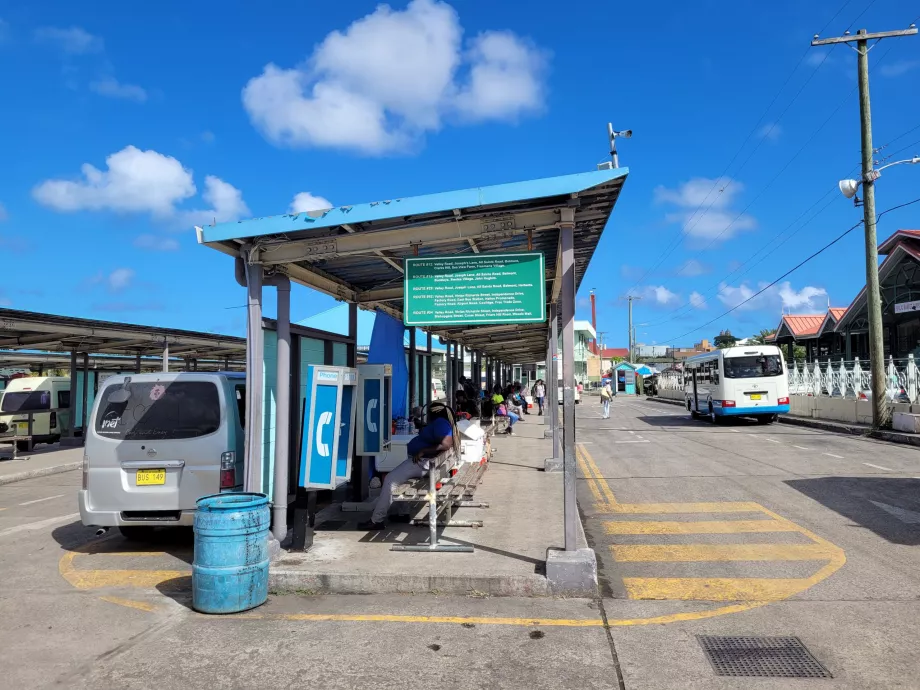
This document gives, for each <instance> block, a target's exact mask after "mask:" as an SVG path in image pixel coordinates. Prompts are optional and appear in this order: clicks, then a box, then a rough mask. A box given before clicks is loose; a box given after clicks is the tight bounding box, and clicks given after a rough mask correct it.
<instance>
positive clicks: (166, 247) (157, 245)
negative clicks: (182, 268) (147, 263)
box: [134, 235, 179, 252]
mask: <svg viewBox="0 0 920 690" xmlns="http://www.w3.org/2000/svg"><path fill="white" fill-rule="evenodd" d="M134 246H135V247H137V248H138V249H149V250H150V251H154V252H174V251H177V250H178V249H179V243H178V242H177V241H176V240H174V239H173V238H171V237H159V236H157V235H139V236H138V237H137V238H136V239H135V240H134Z"/></svg>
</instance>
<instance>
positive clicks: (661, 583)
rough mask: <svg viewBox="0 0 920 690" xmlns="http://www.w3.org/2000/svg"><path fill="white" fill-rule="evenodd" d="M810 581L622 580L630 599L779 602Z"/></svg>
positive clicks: (799, 590)
mask: <svg viewBox="0 0 920 690" xmlns="http://www.w3.org/2000/svg"><path fill="white" fill-rule="evenodd" d="M809 580H810V579H809V578H769V577H763V578H761V577H756V578H754V577H752V578H744V577H624V578H623V584H624V585H625V586H626V591H627V593H628V595H629V598H630V599H671V600H675V599H676V600H683V601H767V602H770V601H781V600H783V599H788V598H789V597H791V596H792V595H793V594H798V593H799V592H802V591H804V590H806V589H808V588H809V587H810V586H811V584H810V581H809Z"/></svg>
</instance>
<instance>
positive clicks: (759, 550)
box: [0, 398, 920, 690]
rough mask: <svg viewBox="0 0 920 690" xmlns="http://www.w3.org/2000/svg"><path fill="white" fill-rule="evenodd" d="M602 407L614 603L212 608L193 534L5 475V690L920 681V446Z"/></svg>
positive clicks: (592, 432)
mask: <svg viewBox="0 0 920 690" xmlns="http://www.w3.org/2000/svg"><path fill="white" fill-rule="evenodd" d="M599 409H600V408H599V406H598V405H597V404H596V403H595V402H594V401H593V400H592V399H591V398H586V399H585V401H584V402H583V404H581V405H579V406H578V422H577V427H578V433H577V440H578V443H579V445H578V450H579V452H578V455H579V459H578V460H579V481H578V498H579V509H580V511H581V513H582V516H583V520H584V524H585V528H586V533H587V536H588V538H589V541H590V542H591V543H592V545H593V546H594V548H595V550H596V552H597V555H598V559H599V565H600V577H601V582H602V586H603V592H604V597H603V598H602V599H598V600H596V601H588V600H569V599H558V600H554V599H510V598H509V599H503V598H491V599H489V598H486V599H483V598H476V597H446V596H434V595H426V596H399V595H389V596H350V597H348V596H345V597H342V596H315V595H311V594H310V593H304V594H303V595H302V596H271V597H270V601H269V603H268V604H266V605H265V606H263V607H260V608H259V609H257V610H255V611H253V612H250V613H249V614H244V615H240V616H221V617H213V616H202V615H199V614H196V613H195V612H193V611H191V610H190V608H189V603H190V591H189V587H190V572H191V566H190V562H191V557H192V551H191V539H190V535H189V534H187V533H186V534H185V535H181V534H180V535H172V536H171V537H169V538H168V539H164V540H161V541H159V542H156V543H153V544H150V545H146V546H138V545H134V544H131V543H128V542H126V541H124V540H123V539H122V538H121V537H120V536H119V535H117V534H109V535H106V536H104V537H101V538H97V537H95V536H94V533H93V530H91V529H87V528H84V527H83V526H82V525H81V524H80V522H79V518H78V516H77V514H76V512H77V511H76V497H75V492H76V489H77V487H78V484H79V481H80V474H79V472H68V473H65V474H59V475H54V476H49V477H42V478H38V479H33V480H28V481H23V482H17V483H14V484H8V485H5V486H0V549H2V552H3V558H2V559H0V648H2V649H3V654H2V655H0V677H2V678H3V681H4V682H3V685H4V687H15V688H17V689H18V688H23V689H30V688H46V687H55V688H57V687H60V688H100V687H105V688H149V687H151V685H152V684H155V685H156V686H157V687H158V688H159V689H161V690H170V689H172V688H183V689H185V688H208V690H210V689H212V688H258V687H273V688H274V687H277V688H286V687H292V688H293V687H301V686H304V685H314V684H319V685H322V686H323V687H328V688H370V687H373V688H405V687H412V686H414V685H417V684H419V683H424V684H426V685H427V684H434V685H436V686H438V687H446V688H481V687H495V688H553V689H554V690H558V688H572V687H577V688H585V689H589V688H614V689H616V688H618V687H625V688H630V689H632V688H648V689H655V688H668V689H671V688H674V689H676V688H681V689H683V688H688V687H694V688H733V689H734V688H745V689H747V688H758V689H759V688H771V689H772V688H776V689H779V688H783V689H786V688H794V687H819V686H820V687H828V688H860V689H863V688H920V663H918V662H917V661H916V653H915V650H916V648H917V647H918V642H920V632H918V630H920V629H918V626H917V623H916V621H917V620H918V614H920V554H918V548H917V546H918V544H920V492H918V489H920V479H915V477H920V451H917V450H915V449H913V448H910V447H904V446H895V445H890V444H887V443H883V442H877V441H868V440H862V439H859V438H854V437H850V436H838V435H834V434H831V433H825V432H820V431H814V430H810V429H800V428H796V427H790V426H786V425H782V426H780V425H775V426H769V427H764V426H757V425H755V424H749V423H745V422H738V423H734V424H731V425H728V426H717V427H714V426H712V425H710V424H708V423H707V422H702V421H691V420H690V419H689V417H688V416H687V415H686V413H684V412H683V411H682V410H681V409H680V408H678V407H673V406H668V405H664V404H660V403H655V402H648V401H645V400H640V399H624V398H618V399H617V400H616V401H615V402H614V405H613V415H612V417H611V419H609V420H602V419H600V414H599ZM698 635H733V636H789V635H792V636H797V637H799V638H800V639H801V640H802V642H803V643H804V644H805V645H806V646H807V647H808V649H809V650H810V651H811V653H812V654H813V655H814V657H815V658H816V659H817V660H818V661H819V662H821V663H822V664H824V666H825V667H826V668H827V669H828V670H829V671H830V672H831V673H832V674H833V676H834V677H833V678H831V679H824V680H790V679H785V678H728V677H720V676H717V675H716V674H715V673H714V670H713V668H712V666H711V665H710V663H709V662H708V661H707V659H706V657H705V655H704V654H703V652H702V649H701V647H700V644H699V642H698V640H697V636H698Z"/></svg>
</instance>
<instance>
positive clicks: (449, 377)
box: [444, 340, 454, 407]
mask: <svg viewBox="0 0 920 690" xmlns="http://www.w3.org/2000/svg"><path fill="white" fill-rule="evenodd" d="M444 347H445V348H446V349H445V351H444V371H445V374H444V397H445V398H446V399H447V404H448V405H449V406H450V407H453V406H454V391H453V385H451V384H452V381H453V379H454V362H453V359H451V356H450V351H451V342H450V341H449V340H448V341H447V343H445V345H444Z"/></svg>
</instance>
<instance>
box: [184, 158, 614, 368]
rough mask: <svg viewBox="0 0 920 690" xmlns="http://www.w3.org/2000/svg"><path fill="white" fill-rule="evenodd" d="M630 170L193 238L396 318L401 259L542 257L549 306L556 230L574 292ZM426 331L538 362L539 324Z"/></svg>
mask: <svg viewBox="0 0 920 690" xmlns="http://www.w3.org/2000/svg"><path fill="white" fill-rule="evenodd" d="M628 172H629V171H628V169H626V168H614V169H604V170H592V171H589V172H584V173H576V174H573V175H561V176H557V177H550V178H543V179H536V180H527V181H523V182H515V183H510V184H500V185H494V186H487V187H475V188H471V189H462V190H456V191H450V192H442V193H438V194H428V195H423V196H416V197H406V198H395V199H386V200H381V201H375V202H370V203H364V204H355V205H351V206H339V207H336V208H329V209H322V210H317V211H307V212H303V213H293V214H283V215H278V216H269V217H265V218H254V219H251V220H244V221H238V222H230V223H217V224H215V225H209V226H205V227H197V228H196V233H197V237H198V242H199V243H200V244H204V245H206V246H209V247H212V248H214V249H217V250H218V251H221V252H223V253H225V254H228V255H230V256H234V257H239V256H241V255H243V254H245V255H246V257H247V260H248V261H249V263H250V265H258V266H262V267H263V268H264V269H266V270H268V271H277V272H282V273H284V274H286V275H288V276H289V277H290V279H291V280H292V281H294V282H297V283H300V284H301V285H305V286H307V287H311V288H314V289H316V290H318V291H320V292H323V293H325V294H327V295H330V296H332V297H334V298H336V299H339V300H342V301H345V302H350V303H356V304H359V305H360V306H361V307H362V308H364V309H371V310H373V309H379V310H381V311H383V312H385V313H387V314H389V315H391V316H393V317H394V318H397V319H400V320H402V319H403V309H404V301H403V300H404V295H403V283H404V279H405V276H404V269H403V261H404V259H406V258H411V257H423V258H437V257H451V256H458V255H463V254H467V255H470V256H473V255H474V254H503V253H522V252H528V251H535V252H541V253H543V255H544V259H545V267H546V275H545V280H546V296H547V303H548V304H549V303H557V302H558V301H559V299H560V296H561V292H562V280H561V277H562V269H561V266H562V264H561V261H562V255H561V249H560V246H561V245H560V237H561V228H562V227H563V223H565V225H566V227H573V233H572V234H573V238H572V249H571V250H570V251H571V255H572V262H573V264H572V265H573V269H574V277H575V283H576V289H577V287H578V285H580V283H581V280H582V278H583V277H584V274H585V271H586V270H587V267H588V263H589V262H590V260H591V257H592V256H593V254H594V251H595V249H596V247H597V243H598V241H599V240H600V237H601V233H602V232H603V230H604V228H605V226H606V225H607V221H608V220H609V218H610V214H611V212H612V211H613V207H614V205H615V204H616V201H617V199H618V197H619V194H620V190H621V189H622V186H623V183H624V182H625V180H626V177H627V175H628ZM572 223H574V226H572V225H571V224H572ZM547 313H548V312H547ZM425 330H427V331H429V332H430V333H433V334H435V335H440V336H441V337H443V338H445V339H448V340H453V341H456V342H458V343H460V344H461V345H464V346H466V347H469V348H472V349H476V350H480V351H482V352H483V353H484V354H485V355H486V356H487V357H492V358H497V359H501V360H503V361H505V362H509V363H510V362H511V361H512V360H514V361H516V362H537V361H543V359H544V358H545V356H546V354H545V350H546V333H547V323H546V322H543V323H542V324H496V325H489V326H451V325H443V326H442V325H431V326H428V327H426V329H425Z"/></svg>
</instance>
